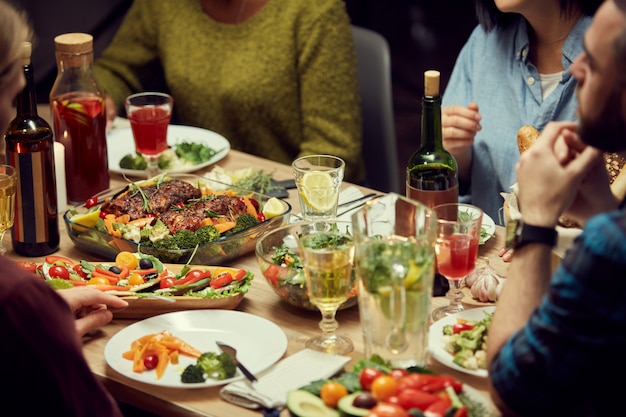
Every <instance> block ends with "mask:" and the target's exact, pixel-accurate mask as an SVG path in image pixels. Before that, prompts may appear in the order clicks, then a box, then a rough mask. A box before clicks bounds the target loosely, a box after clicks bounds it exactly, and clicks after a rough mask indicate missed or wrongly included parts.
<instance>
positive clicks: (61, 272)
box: [48, 265, 70, 279]
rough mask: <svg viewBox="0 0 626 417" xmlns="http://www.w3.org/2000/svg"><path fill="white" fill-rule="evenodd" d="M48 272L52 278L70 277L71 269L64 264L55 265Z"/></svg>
mask: <svg viewBox="0 0 626 417" xmlns="http://www.w3.org/2000/svg"><path fill="white" fill-rule="evenodd" d="M48 274H49V275H50V277H52V278H61V279H70V271H68V270H67V268H66V267H64V266H58V265H55V266H53V267H50V269H49V270H48Z"/></svg>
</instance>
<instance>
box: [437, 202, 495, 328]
mask: <svg viewBox="0 0 626 417" xmlns="http://www.w3.org/2000/svg"><path fill="white" fill-rule="evenodd" d="M433 211H434V212H435V213H436V214H437V241H436V245H435V254H436V258H437V269H438V272H439V273H440V274H441V275H443V276H444V277H445V278H446V279H447V280H448V283H449V284H450V290H449V291H448V293H447V294H446V297H448V298H449V299H450V304H449V305H447V306H444V307H439V308H437V309H435V310H434V311H433V320H439V319H440V318H443V317H446V316H448V315H450V314H455V313H458V312H460V311H463V304H462V303H461V300H462V299H463V292H462V291H461V288H462V287H463V280H464V279H465V277H466V276H467V275H468V274H469V273H470V272H472V271H473V270H474V267H475V266H476V259H477V258H478V242H479V240H480V229H481V227H482V218H483V211H482V210H481V209H480V208H478V207H476V206H473V205H471V204H463V203H451V204H441V205H439V206H435V207H434V208H433Z"/></svg>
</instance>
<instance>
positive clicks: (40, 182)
mask: <svg viewBox="0 0 626 417" xmlns="http://www.w3.org/2000/svg"><path fill="white" fill-rule="evenodd" d="M31 49H32V46H31V44H30V43H29V42H26V43H25V44H24V77H25V78H26V87H24V89H23V90H22V92H21V93H20V94H19V95H18V96H17V100H16V105H17V116H16V117H15V119H13V121H11V123H10V124H9V128H8V129H7V132H6V135H5V139H6V156H7V163H8V164H9V165H11V166H13V167H14V168H15V169H16V171H17V192H16V195H15V222H14V224H13V229H12V231H11V239H12V242H13V249H14V250H15V252H17V253H19V254H20V255H23V256H43V255H47V254H49V253H52V252H55V251H56V250H58V249H59V224H58V219H57V189H56V178H55V171H54V135H53V132H52V128H51V127H50V125H49V124H48V123H47V122H46V121H45V120H44V119H43V118H41V117H39V115H38V114H37V98H36V95H35V79H34V75H33V68H32V65H31V63H30V55H31Z"/></svg>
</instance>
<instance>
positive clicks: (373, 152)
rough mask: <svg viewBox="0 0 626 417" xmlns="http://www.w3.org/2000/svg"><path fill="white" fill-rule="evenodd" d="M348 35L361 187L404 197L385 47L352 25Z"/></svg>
mask: <svg viewBox="0 0 626 417" xmlns="http://www.w3.org/2000/svg"><path fill="white" fill-rule="evenodd" d="M352 36H353V39H354V47H355V50H356V58H357V67H358V79H359V93H360V95H361V117H362V120H363V122H362V123H363V152H362V155H363V158H364V160H365V169H366V177H365V181H364V182H363V185H365V186H368V187H371V188H375V189H377V190H380V191H384V192H392V191H393V192H396V193H399V194H402V195H404V193H405V191H404V189H403V188H401V185H400V184H401V183H400V178H399V168H398V144H397V142H396V131H395V122H394V118H393V100H392V91H391V58H390V53H389V44H388V43H387V41H386V40H385V38H384V37H383V36H382V35H380V34H379V33H377V32H374V31H372V30H370V29H365V28H362V27H358V26H354V25H353V26H352Z"/></svg>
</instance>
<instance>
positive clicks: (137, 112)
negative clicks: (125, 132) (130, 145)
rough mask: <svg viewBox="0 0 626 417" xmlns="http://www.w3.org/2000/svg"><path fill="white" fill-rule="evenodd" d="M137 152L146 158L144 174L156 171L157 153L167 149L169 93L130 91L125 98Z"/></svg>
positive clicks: (157, 164)
mask: <svg viewBox="0 0 626 417" xmlns="http://www.w3.org/2000/svg"><path fill="white" fill-rule="evenodd" d="M124 106H125V108H126V117H128V120H129V121H130V127H131V129H132V131H133V138H134V139H135V149H136V150H137V153H140V154H142V155H143V156H144V158H145V159H146V162H147V167H146V176H147V177H148V178H152V177H154V176H156V175H158V174H159V155H161V153H162V152H163V151H165V150H166V149H167V127H168V125H169V124H170V120H171V119H172V109H173V106H174V100H173V98H172V96H170V95H169V94H165V93H158V92H144V93H137V94H132V95H130V96H128V97H127V98H126V100H125V101H124Z"/></svg>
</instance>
